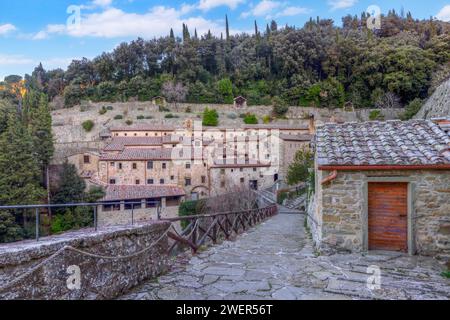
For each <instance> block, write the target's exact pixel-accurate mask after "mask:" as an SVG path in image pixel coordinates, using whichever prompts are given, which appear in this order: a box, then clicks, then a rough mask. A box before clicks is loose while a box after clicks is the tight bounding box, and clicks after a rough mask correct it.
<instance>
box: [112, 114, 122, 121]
mask: <svg viewBox="0 0 450 320" xmlns="http://www.w3.org/2000/svg"><path fill="white" fill-rule="evenodd" d="M122 119H123V115H121V114H118V115H117V116H115V117H114V120H122Z"/></svg>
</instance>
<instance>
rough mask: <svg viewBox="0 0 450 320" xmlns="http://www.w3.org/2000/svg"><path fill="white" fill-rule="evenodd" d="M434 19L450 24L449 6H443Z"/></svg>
mask: <svg viewBox="0 0 450 320" xmlns="http://www.w3.org/2000/svg"><path fill="white" fill-rule="evenodd" d="M436 18H438V19H439V20H442V21H447V22H450V4H448V5H446V6H444V7H443V8H442V9H441V11H439V13H438V14H437V15H436Z"/></svg>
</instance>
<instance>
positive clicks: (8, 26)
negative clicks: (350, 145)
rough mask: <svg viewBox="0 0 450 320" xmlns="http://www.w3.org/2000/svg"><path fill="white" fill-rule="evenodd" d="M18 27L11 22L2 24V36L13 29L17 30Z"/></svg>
mask: <svg viewBox="0 0 450 320" xmlns="http://www.w3.org/2000/svg"><path fill="white" fill-rule="evenodd" d="M15 30H16V27H15V26H14V25H12V24H10V23H7V24H0V36H3V35H6V34H7V33H10V32H12V31H15Z"/></svg>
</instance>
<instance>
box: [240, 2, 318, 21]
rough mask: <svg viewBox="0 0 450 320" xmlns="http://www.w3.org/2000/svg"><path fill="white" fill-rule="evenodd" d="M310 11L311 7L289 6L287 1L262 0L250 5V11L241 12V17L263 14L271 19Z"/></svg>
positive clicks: (261, 15) (260, 15)
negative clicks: (252, 5)
mask: <svg viewBox="0 0 450 320" xmlns="http://www.w3.org/2000/svg"><path fill="white" fill-rule="evenodd" d="M311 11H312V10H311V9H308V8H304V7H299V6H289V3H288V2H281V1H273V0H262V1H261V2H259V3H258V4H257V5H256V6H254V7H252V8H251V10H250V11H248V12H244V13H242V14H241V18H248V17H249V16H254V17H263V16H265V18H266V19H273V18H274V17H276V18H279V17H293V16H297V15H299V14H305V13H310V12H311Z"/></svg>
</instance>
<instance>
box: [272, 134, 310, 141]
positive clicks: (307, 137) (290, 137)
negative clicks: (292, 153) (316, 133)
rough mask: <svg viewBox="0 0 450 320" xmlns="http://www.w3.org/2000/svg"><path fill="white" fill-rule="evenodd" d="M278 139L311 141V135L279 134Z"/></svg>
mask: <svg viewBox="0 0 450 320" xmlns="http://www.w3.org/2000/svg"><path fill="white" fill-rule="evenodd" d="M280 139H281V140H286V141H311V140H312V139H313V136H312V135H310V134H280Z"/></svg>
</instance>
